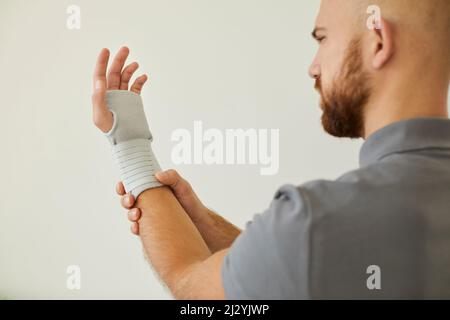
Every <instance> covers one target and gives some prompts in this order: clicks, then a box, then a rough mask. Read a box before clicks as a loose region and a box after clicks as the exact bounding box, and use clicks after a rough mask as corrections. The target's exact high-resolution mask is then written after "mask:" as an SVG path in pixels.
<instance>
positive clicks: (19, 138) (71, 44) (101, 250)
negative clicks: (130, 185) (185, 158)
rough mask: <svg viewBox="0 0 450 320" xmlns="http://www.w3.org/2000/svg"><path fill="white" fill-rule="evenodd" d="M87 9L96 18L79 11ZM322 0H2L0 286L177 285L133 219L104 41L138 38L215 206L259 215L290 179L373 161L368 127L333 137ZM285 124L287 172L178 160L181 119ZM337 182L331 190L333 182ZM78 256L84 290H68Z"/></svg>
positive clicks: (56, 292) (140, 295) (117, 293)
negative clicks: (95, 113) (105, 76)
mask: <svg viewBox="0 0 450 320" xmlns="http://www.w3.org/2000/svg"><path fill="white" fill-rule="evenodd" d="M71 4H75V5H78V6H80V8H81V30H68V29H67V27H66V19H67V17H68V15H67V13H66V9H67V7H68V6H69V5H71ZM318 6H319V1H298V0H283V1H280V0H227V1H225V0H189V1H186V0H151V1H136V0H128V1H106V0H104V1H87V0H83V1H82V0H75V1H70V2H69V1H59V0H58V1H56V0H54V1H49V0H47V1H43V0H39V1H18V0H2V1H1V2H0V70H1V77H0V88H1V89H0V91H1V103H0V105H1V118H0V119H1V125H0V134H1V137H2V146H1V150H2V151H1V157H0V172H1V184H0V197H1V201H0V298H9V299H14V298H39V299H46V298H61V299H81V298H85V299H91V298H105V299H109V298H124V299H166V298H170V295H169V294H168V292H167V290H166V289H164V288H163V286H162V285H161V284H160V283H159V281H158V279H157V278H156V276H155V274H154V272H153V271H152V269H151V267H150V266H149V265H148V264H147V263H146V261H145V260H144V258H143V254H142V249H141V244H140V242H139V240H138V238H136V237H135V236H133V235H131V233H130V232H129V223H128V221H127V219H126V211H125V210H124V209H122V208H121V207H120V206H119V198H118V197H117V196H116V195H115V192H114V185H115V183H116V182H117V181H118V177H117V171H116V168H115V166H114V163H113V161H112V159H111V154H110V149H109V145H108V142H107V140H106V138H104V137H103V136H102V135H101V134H100V132H99V131H98V130H97V129H96V128H95V127H94V126H93V124H92V121H91V108H92V107H91V101H90V97H91V87H92V81H91V80H92V79H91V75H92V70H93V66H94V63H95V59H96V56H97V54H98V52H99V50H100V49H101V48H102V47H108V48H110V49H111V51H112V52H113V53H114V52H115V51H116V50H117V49H118V48H120V46H122V45H127V46H128V47H129V48H130V49H131V57H130V58H131V59H132V60H130V62H131V61H134V60H136V61H138V62H139V63H140V65H141V68H140V70H139V72H141V73H142V72H146V73H148V74H149V82H148V83H147V85H146V87H145V89H144V91H143V99H144V103H145V108H146V113H147V118H148V119H149V123H150V128H151V129H152V131H153V134H154V137H155V139H154V144H153V146H154V150H155V153H156V154H157V155H158V158H159V161H160V163H161V165H162V167H164V168H176V169H177V170H179V172H180V173H182V175H184V176H185V177H186V178H187V179H188V180H189V181H190V182H191V184H192V185H193V186H194V189H195V190H196V191H197V193H198V195H199V197H200V198H201V199H202V200H203V202H204V203H205V204H207V205H208V206H210V207H212V208H214V209H215V210H216V211H218V212H219V213H220V214H222V215H223V216H225V218H227V219H229V220H231V221H232V222H233V223H235V224H236V225H238V226H240V227H244V226H245V223H246V222H247V221H248V220H251V219H252V217H253V215H254V214H256V213H258V212H261V211H263V210H265V209H266V208H267V207H268V206H269V203H270V201H271V199H272V197H273V195H274V193H275V191H276V190H277V188H278V187H280V186H281V185H283V184H285V183H292V184H301V183H304V182H306V181H309V180H312V179H323V178H325V179H334V178H337V177H338V176H339V175H341V174H342V173H344V172H345V171H348V170H351V169H354V168H357V167H358V152H359V148H360V146H361V143H362V142H363V141H362V140H359V141H355V140H354V141H350V140H338V139H335V138H332V137H330V136H328V135H326V134H325V133H324V131H323V129H322V127H321V124H320V115H321V111H320V109H319V107H318V99H319V97H318V94H317V93H316V92H315V91H314V90H313V85H314V83H313V80H311V79H310V78H309V77H308V75H307V70H308V66H309V64H310V62H311V60H312V58H313V56H314V52H315V50H316V44H315V43H314V41H313V40H312V39H311V36H310V33H311V30H312V28H313V26H314V20H315V15H316V13H317V10H318ZM195 120H201V121H202V122H203V125H204V127H205V129H207V128H218V129H221V130H224V129H227V128H243V129H247V128H257V129H260V128H261V129H271V128H275V129H280V155H279V158H280V170H279V173H278V174H277V175H274V176H261V175H260V174H259V166H251V165H228V166H207V165H183V166H175V165H173V164H172V163H171V159H170V153H171V150H172V147H173V146H174V144H175V143H174V142H172V141H171V140H170V137H171V133H172V132H173V130H175V129H177V128H187V129H189V130H191V131H192V130H193V123H194V121H195ZM324 196H325V195H324ZM68 265H79V266H80V267H81V290H78V291H70V290H68V289H67V288H66V280H67V276H68V275H67V274H66V268H67V266H68Z"/></svg>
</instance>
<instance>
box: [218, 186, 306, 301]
mask: <svg viewBox="0 0 450 320" xmlns="http://www.w3.org/2000/svg"><path fill="white" fill-rule="evenodd" d="M309 226H310V215H309V214H308V209H307V204H306V202H305V201H304V197H303V195H302V190H301V189H300V188H298V187H295V186H293V185H284V186H282V187H281V188H279V189H278V190H277V192H276V193H275V196H274V199H273V200H272V202H271V204H270V206H269V208H268V209H267V210H265V211H264V212H263V213H258V214H256V215H254V217H253V220H252V221H249V222H247V224H246V228H245V230H244V231H243V232H242V233H241V234H240V235H239V236H238V237H237V238H236V240H235V241H234V243H233V245H232V246H231V248H230V251H229V252H228V254H227V255H226V256H225V258H224V262H223V264H222V269H221V274H222V282H223V286H224V289H225V295H226V298H227V299H232V300H234V299H267V300H270V299H272V300H273V299H308V298H309V294H308V271H309V270H308V269H309V268H308V266H309Z"/></svg>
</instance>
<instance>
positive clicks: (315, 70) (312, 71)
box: [308, 62, 320, 79]
mask: <svg viewBox="0 0 450 320" xmlns="http://www.w3.org/2000/svg"><path fill="white" fill-rule="evenodd" d="M308 74H309V76H310V77H311V78H313V79H317V78H319V77H320V67H319V65H318V64H317V63H315V62H313V63H312V64H311V66H310V67H309V70H308Z"/></svg>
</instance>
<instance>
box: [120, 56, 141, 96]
mask: <svg viewBox="0 0 450 320" xmlns="http://www.w3.org/2000/svg"><path fill="white" fill-rule="evenodd" d="M138 68H139V64H138V63H137V62H133V63H130V64H129V65H128V66H126V67H125V69H123V72H122V76H121V77H120V87H119V89H120V90H128V83H129V82H130V80H131V77H132V76H133V73H135V72H136V70H137V69H138Z"/></svg>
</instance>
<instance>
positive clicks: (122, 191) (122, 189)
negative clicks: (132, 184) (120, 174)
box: [116, 181, 126, 196]
mask: <svg viewBox="0 0 450 320" xmlns="http://www.w3.org/2000/svg"><path fill="white" fill-rule="evenodd" d="M116 192H117V194H118V195H119V196H123V195H125V193H126V192H125V187H124V186H123V183H122V181H119V182H117V184H116Z"/></svg>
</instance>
